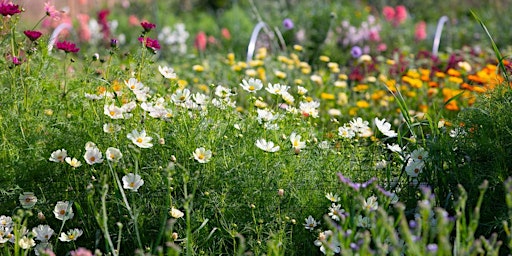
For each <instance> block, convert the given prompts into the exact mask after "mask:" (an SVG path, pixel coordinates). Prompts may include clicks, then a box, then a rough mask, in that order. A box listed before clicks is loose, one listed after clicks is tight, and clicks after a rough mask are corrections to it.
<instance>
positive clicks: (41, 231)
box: [32, 225, 53, 243]
mask: <svg viewBox="0 0 512 256" xmlns="http://www.w3.org/2000/svg"><path fill="white" fill-rule="evenodd" d="M32 233H34V235H35V237H36V240H39V241H41V242H43V243H47V242H48V240H50V238H51V237H52V235H53V229H52V228H51V227H50V226H48V225H39V226H37V227H35V228H33V229H32Z"/></svg>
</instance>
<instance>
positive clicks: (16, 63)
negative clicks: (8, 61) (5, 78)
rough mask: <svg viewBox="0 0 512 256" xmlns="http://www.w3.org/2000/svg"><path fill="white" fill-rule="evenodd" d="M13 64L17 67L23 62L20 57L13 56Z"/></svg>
mask: <svg viewBox="0 0 512 256" xmlns="http://www.w3.org/2000/svg"><path fill="white" fill-rule="evenodd" d="M12 64H14V65H16V66H18V65H21V60H20V59H18V57H16V56H13V57H12Z"/></svg>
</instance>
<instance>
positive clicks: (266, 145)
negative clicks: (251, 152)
mask: <svg viewBox="0 0 512 256" xmlns="http://www.w3.org/2000/svg"><path fill="white" fill-rule="evenodd" d="M255 145H256V147H258V148H259V149H261V150H263V151H267V152H271V153H273V152H277V151H278V150H279V149H280V147H279V146H274V142H272V141H266V140H265V139H259V140H257V141H256V143H255Z"/></svg>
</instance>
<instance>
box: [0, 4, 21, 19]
mask: <svg viewBox="0 0 512 256" xmlns="http://www.w3.org/2000/svg"><path fill="white" fill-rule="evenodd" d="M20 12H21V10H20V6H19V5H17V4H13V3H8V2H2V3H0V14H2V16H12V15H14V14H17V13H20Z"/></svg>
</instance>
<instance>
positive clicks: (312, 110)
mask: <svg viewBox="0 0 512 256" xmlns="http://www.w3.org/2000/svg"><path fill="white" fill-rule="evenodd" d="M318 107H320V103H319V102H318V101H311V102H300V103H299V109H300V112H301V113H302V115H303V116H306V117H308V116H310V117H313V118H317V117H318Z"/></svg>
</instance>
